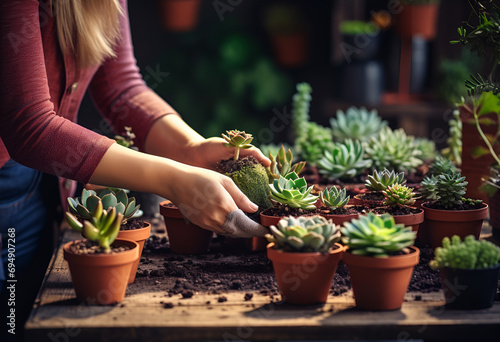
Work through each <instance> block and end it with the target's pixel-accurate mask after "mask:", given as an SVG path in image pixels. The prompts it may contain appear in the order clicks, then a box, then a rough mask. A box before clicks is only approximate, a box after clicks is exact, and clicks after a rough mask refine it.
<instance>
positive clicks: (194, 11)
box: [159, 0, 201, 32]
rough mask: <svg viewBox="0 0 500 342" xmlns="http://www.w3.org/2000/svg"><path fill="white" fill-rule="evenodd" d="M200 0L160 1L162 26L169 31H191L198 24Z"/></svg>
mask: <svg viewBox="0 0 500 342" xmlns="http://www.w3.org/2000/svg"><path fill="white" fill-rule="evenodd" d="M200 5H201V0H160V1H159V6H160V8H159V10H160V14H161V16H162V17H161V19H162V24H163V26H164V27H165V28H166V29H167V30H170V31H179V32H181V31H192V30H194V28H195V27H196V25H197V24H198V17H199V12H200Z"/></svg>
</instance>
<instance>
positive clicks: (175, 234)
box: [160, 200, 213, 254]
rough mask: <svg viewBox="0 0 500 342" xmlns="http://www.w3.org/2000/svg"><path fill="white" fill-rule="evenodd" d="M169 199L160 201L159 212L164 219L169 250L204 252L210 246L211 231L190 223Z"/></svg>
mask: <svg viewBox="0 0 500 342" xmlns="http://www.w3.org/2000/svg"><path fill="white" fill-rule="evenodd" d="M170 203H172V202H171V201H169V200H166V201H163V202H161V203H160V214H161V215H163V219H164V220H165V228H166V229H167V235H168V241H169V242H170V250H171V251H172V253H176V254H200V253H205V252H207V250H208V247H209V246H210V241H211V240H212V236H213V233H212V232H211V231H209V230H206V229H203V228H200V227H199V226H197V225H195V224H193V223H191V222H190V221H189V220H188V219H186V218H185V217H184V215H182V213H181V211H180V210H179V209H178V208H177V207H175V206H172V207H171V206H168V204H170Z"/></svg>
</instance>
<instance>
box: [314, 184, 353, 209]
mask: <svg viewBox="0 0 500 342" xmlns="http://www.w3.org/2000/svg"><path fill="white" fill-rule="evenodd" d="M319 196H320V199H321V202H323V204H324V205H326V206H327V207H329V208H331V209H336V208H343V207H345V206H346V204H347V203H349V199H350V198H351V197H350V196H346V190H345V188H342V189H341V190H339V189H338V188H337V187H336V186H331V187H330V188H325V189H324V190H322V191H321V192H320V193H319Z"/></svg>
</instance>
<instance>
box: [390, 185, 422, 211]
mask: <svg viewBox="0 0 500 342" xmlns="http://www.w3.org/2000/svg"><path fill="white" fill-rule="evenodd" d="M383 194H384V196H385V201H384V204H385V205H391V206H399V207H409V206H412V205H414V204H415V202H416V201H417V199H419V198H420V197H416V196H415V193H414V192H413V188H409V187H407V186H405V185H401V184H397V183H395V184H392V185H390V186H388V187H387V189H385V190H384V191H383Z"/></svg>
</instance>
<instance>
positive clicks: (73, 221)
mask: <svg viewBox="0 0 500 342" xmlns="http://www.w3.org/2000/svg"><path fill="white" fill-rule="evenodd" d="M65 216H66V221H68V223H69V225H70V226H71V228H73V229H75V230H77V231H79V232H81V231H82V228H83V224H82V223H81V222H80V221H78V219H77V218H76V217H75V216H74V215H73V214H71V213H69V212H66V213H65Z"/></svg>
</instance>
